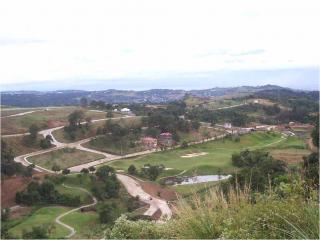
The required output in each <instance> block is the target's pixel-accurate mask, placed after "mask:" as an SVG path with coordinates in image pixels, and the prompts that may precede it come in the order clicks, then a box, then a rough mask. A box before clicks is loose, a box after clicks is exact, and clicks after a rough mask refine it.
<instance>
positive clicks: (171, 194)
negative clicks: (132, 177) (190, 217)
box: [140, 181, 177, 201]
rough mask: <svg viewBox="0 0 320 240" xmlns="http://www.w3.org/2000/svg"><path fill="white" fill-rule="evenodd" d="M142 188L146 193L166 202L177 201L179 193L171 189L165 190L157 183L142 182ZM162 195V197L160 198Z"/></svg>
mask: <svg viewBox="0 0 320 240" xmlns="http://www.w3.org/2000/svg"><path fill="white" fill-rule="evenodd" d="M140 184H141V187H142V189H143V190H144V191H146V192H147V193H149V194H150V195H151V196H153V197H156V198H162V199H164V200H166V201H173V200H176V199H177V193H176V192H175V191H173V190H171V189H167V188H163V187H161V186H159V185H157V184H155V183H151V182H142V181H140ZM159 193H160V196H159Z"/></svg>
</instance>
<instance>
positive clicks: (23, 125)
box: [1, 107, 106, 134]
mask: <svg viewBox="0 0 320 240" xmlns="http://www.w3.org/2000/svg"><path fill="white" fill-rule="evenodd" d="M76 109H82V110H83V111H84V113H85V117H91V118H92V119H101V118H105V116H106V113H104V112H93V111H89V110H88V109H83V108H79V107H63V108H52V109H49V110H48V111H39V112H34V113H30V114H27V115H23V116H16V117H10V118H3V119H1V130H2V134H15V133H24V132H27V131H28V128H29V127H30V125H31V124H36V125H37V126H38V127H39V128H40V129H46V128H50V127H56V126H62V125H65V124H67V122H68V115H69V114H70V113H72V112H73V111H74V110H76Z"/></svg>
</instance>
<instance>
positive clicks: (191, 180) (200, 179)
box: [175, 175, 231, 185]
mask: <svg viewBox="0 0 320 240" xmlns="http://www.w3.org/2000/svg"><path fill="white" fill-rule="evenodd" d="M230 177H231V175H204V176H195V177H187V178H183V180H182V182H180V183H176V184H175V185H187V184H195V183H205V182H215V181H221V180H225V179H228V178H230Z"/></svg>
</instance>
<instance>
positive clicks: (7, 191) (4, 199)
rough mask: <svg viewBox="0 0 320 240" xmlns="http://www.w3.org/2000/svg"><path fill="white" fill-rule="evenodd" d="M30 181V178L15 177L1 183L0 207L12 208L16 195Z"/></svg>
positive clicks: (37, 175)
mask: <svg viewBox="0 0 320 240" xmlns="http://www.w3.org/2000/svg"><path fill="white" fill-rule="evenodd" d="M44 175H45V174H44V173H36V174H33V177H40V178H42V177H44ZM31 181H32V178H31V177H28V178H26V177H22V176H15V177H9V178H6V179H3V180H2V181H1V207H2V208H6V207H12V206H15V205H17V204H16V203H15V198H16V193H17V192H19V191H22V190H24V189H25V188H26V187H27V186H28V184H29V183H30V182H31Z"/></svg>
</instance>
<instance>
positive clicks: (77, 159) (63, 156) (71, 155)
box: [28, 148, 104, 169]
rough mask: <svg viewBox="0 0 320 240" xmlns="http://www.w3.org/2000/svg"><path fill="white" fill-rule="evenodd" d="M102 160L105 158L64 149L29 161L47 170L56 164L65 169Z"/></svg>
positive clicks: (31, 158) (85, 152) (34, 157)
mask: <svg viewBox="0 0 320 240" xmlns="http://www.w3.org/2000/svg"><path fill="white" fill-rule="evenodd" d="M101 158H104V156H103V155H100V154H95V153H91V152H87V151H82V150H78V149H70V148H64V149H59V150H55V151H52V152H48V153H44V154H40V155H37V156H33V157H30V158H28V161H30V162H32V163H34V164H35V165H39V166H41V167H44V168H47V169H51V168H52V166H53V165H55V164H56V165H58V166H60V168H61V169H64V168H69V167H72V166H76V165H80V164H83V163H87V162H92V161H95V160H98V159H101Z"/></svg>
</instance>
